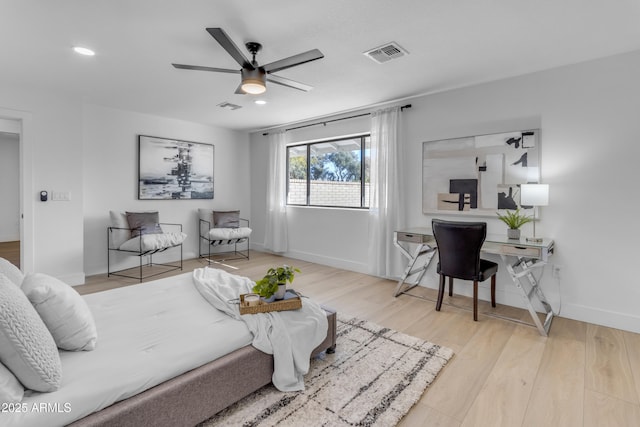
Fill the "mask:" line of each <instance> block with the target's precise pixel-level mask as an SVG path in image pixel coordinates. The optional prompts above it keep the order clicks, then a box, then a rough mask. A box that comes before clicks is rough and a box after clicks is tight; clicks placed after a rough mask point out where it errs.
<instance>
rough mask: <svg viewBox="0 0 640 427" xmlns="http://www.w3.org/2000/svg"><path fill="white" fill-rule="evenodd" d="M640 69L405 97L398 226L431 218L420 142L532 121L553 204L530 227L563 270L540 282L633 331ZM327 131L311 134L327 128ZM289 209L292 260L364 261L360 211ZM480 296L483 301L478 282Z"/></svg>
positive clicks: (639, 60) (595, 66)
mask: <svg viewBox="0 0 640 427" xmlns="http://www.w3.org/2000/svg"><path fill="white" fill-rule="evenodd" d="M638 75H640V52H633V53H630V54H625V55H618V56H614V57H611V58H606V59H602V60H597V61H592V62H588V63H584V64H578V65H574V66H568V67H563V68H559V69H555V70H551V71H545V72H539V73H535V74H531V75H527V76H522V77H518V78H512V79H508V80H502V81H498V82H493V83H487V84H482V85H478V86H474V87H469V88H463V89H459V90H453V91H448V92H443V93H439V94H434V95H428V96H423V97H419V98H414V99H412V100H411V101H410V102H411V104H412V106H413V107H412V108H411V109H409V110H405V111H404V112H403V113H402V114H403V118H402V121H403V129H402V132H403V135H404V137H403V140H402V142H401V146H402V150H403V154H404V162H405V167H406V172H405V174H404V177H405V182H404V188H405V194H406V196H407V202H406V206H405V207H406V216H407V225H408V226H429V224H430V221H431V217H430V216H427V215H424V214H422V212H421V185H422V184H421V177H422V172H421V167H422V163H421V157H422V142H423V141H429V140H435V139H442V138H450V137H461V136H468V135H476V134H484V133H493V132H503V131H511V130H518V129H524V128H540V129H541V140H542V170H541V173H542V182H544V183H547V184H550V205H549V206H548V207H544V208H542V212H541V221H540V222H539V223H538V225H537V227H536V232H537V234H538V235H544V236H549V237H552V238H554V239H555V240H556V249H557V252H556V254H555V256H554V257H553V258H552V261H551V262H552V263H553V265H558V266H560V267H561V275H560V279H556V278H552V277H551V274H550V270H551V269H550V268H547V269H546V270H545V272H544V276H543V289H544V291H545V293H546V294H547V296H548V298H549V299H550V300H551V302H552V305H553V306H554V308H555V309H556V310H557V309H558V307H559V305H560V302H562V311H561V315H562V316H565V317H569V318H573V319H578V320H583V321H588V322H592V323H596V324H602V325H607V326H612V327H616V328H620V329H626V330H630V331H634V332H640V316H639V315H638V314H637V313H638V310H637V302H638V301H639V300H640V290H639V288H638V286H637V280H635V270H636V269H635V265H634V261H635V255H636V254H637V252H638V251H637V249H636V247H635V244H636V242H637V241H638V238H639V237H640V232H638V228H637V227H634V226H633V224H634V220H635V211H636V209H638V207H640V202H639V201H638V198H637V194H638V189H637V183H638V182H639V181H640V177H639V173H638V165H637V162H638V159H639V158H640V144H638V135H640V121H639V120H638V112H639V111H640V81H639V80H638V79H637V76H638ZM340 123H341V124H340V125H339V126H340V127H342V128H335V133H333V134H332V135H331V136H336V135H341V134H347V133H353V132H357V131H358V129H360V128H361V127H362V123H358V122H357V120H354V121H345V122H340ZM330 126H331V125H328V126H327V127H326V128H323V127H321V126H320V127H315V128H308V129H323V131H333V129H332V128H330ZM345 126H347V128H344V127H345ZM316 132H318V131H316ZM265 143H266V138H265V137H263V136H262V135H261V134H259V133H256V134H253V135H251V144H252V146H251V159H252V169H254V170H255V172H256V173H255V176H254V177H252V208H253V210H252V218H253V221H254V225H255V227H254V229H255V231H254V236H255V237H254V242H255V243H256V244H258V243H259V242H260V238H263V235H264V206H265V201H264V191H265V187H264V185H263V182H262V178H260V176H264V175H262V173H266V171H265V170H264V165H263V164H262V163H264V160H263V158H264V157H265V154H266V144H265ZM287 213H288V215H289V217H290V218H291V226H290V228H289V232H290V250H291V255H292V256H296V255H301V256H300V258H304V259H310V260H316V261H318V262H325V263H326V264H329V265H337V266H343V267H344V268H351V269H353V270H356V271H361V270H362V269H361V268H360V267H362V266H363V265H366V253H367V247H366V245H367V238H366V236H367V224H366V218H365V216H366V215H364V214H362V213H361V212H358V213H353V212H350V211H340V210H327V209H318V208H314V209H305V208H289V209H288V212H287ZM487 222H488V225H489V232H490V233H491V232H493V233H504V226H503V224H502V223H500V222H499V221H497V220H496V219H495V218H487ZM611 222H613V223H614V224H615V225H618V226H615V225H614V226H612V225H611ZM349 230H351V231H349ZM526 232H529V233H530V232H531V230H527V229H526V228H525V233H526ZM313 242H318V243H317V245H314V243H313ZM256 247H259V246H256ZM334 250H335V251H336V252H334ZM334 253H335V254H338V255H337V256H336V255H333V254H334ZM338 258H339V259H338ZM434 264H435V263H434ZM436 281H437V279H436V274H435V271H434V268H433V264H432V267H431V268H430V271H428V272H427V275H426V276H425V279H423V284H424V285H426V286H430V287H435V285H436ZM466 288H467V289H468V288H470V287H466ZM464 290H465V287H463V286H458V288H457V291H461V292H462V291H464ZM467 293H468V292H467ZM498 293H499V295H498V301H499V302H500V301H502V302H503V303H507V304H510V305H516V306H521V303H520V301H521V299H520V298H519V297H518V295H517V294H516V293H514V291H513V286H512V283H511V282H510V279H509V278H508V276H507V275H506V273H505V272H504V268H502V270H501V272H500V275H499V277H498ZM481 297H482V298H484V299H487V297H488V295H487V293H486V289H483V293H481Z"/></svg>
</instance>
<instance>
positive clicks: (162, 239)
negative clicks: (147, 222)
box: [120, 232, 187, 252]
mask: <svg viewBox="0 0 640 427" xmlns="http://www.w3.org/2000/svg"><path fill="white" fill-rule="evenodd" d="M141 237H142V241H140V238H141ZM141 237H140V236H139V237H134V238H133V239H131V240H127V241H126V242H124V243H123V244H122V246H120V250H121V251H132V252H138V251H141V252H147V251H155V250H158V249H163V248H171V247H173V246H177V245H179V244H181V243H182V242H184V239H186V238H187V234H186V233H182V232H180V233H162V234H145V235H144V236H141Z"/></svg>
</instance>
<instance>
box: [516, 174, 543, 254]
mask: <svg viewBox="0 0 640 427" xmlns="http://www.w3.org/2000/svg"><path fill="white" fill-rule="evenodd" d="M548 204H549V184H522V185H521V186H520V205H521V206H533V237H527V242H536V243H540V242H542V238H537V237H536V209H535V207H536V206H547V205H548Z"/></svg>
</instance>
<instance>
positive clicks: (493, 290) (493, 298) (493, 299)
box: [491, 274, 496, 307]
mask: <svg viewBox="0 0 640 427" xmlns="http://www.w3.org/2000/svg"><path fill="white" fill-rule="evenodd" d="M495 306H496V275H495V274H494V275H493V276H491V307H495Z"/></svg>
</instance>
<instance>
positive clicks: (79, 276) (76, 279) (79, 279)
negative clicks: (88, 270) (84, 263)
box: [58, 273, 85, 286]
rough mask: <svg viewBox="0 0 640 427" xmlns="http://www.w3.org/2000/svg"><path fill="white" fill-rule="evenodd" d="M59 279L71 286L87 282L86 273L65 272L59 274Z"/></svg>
mask: <svg viewBox="0 0 640 427" xmlns="http://www.w3.org/2000/svg"><path fill="white" fill-rule="evenodd" d="M58 279H60V280H62V281H63V282H64V283H66V284H67V285H71V286H78V285H84V283H85V275H84V273H73V274H65V275H64V276H59V277H58Z"/></svg>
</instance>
